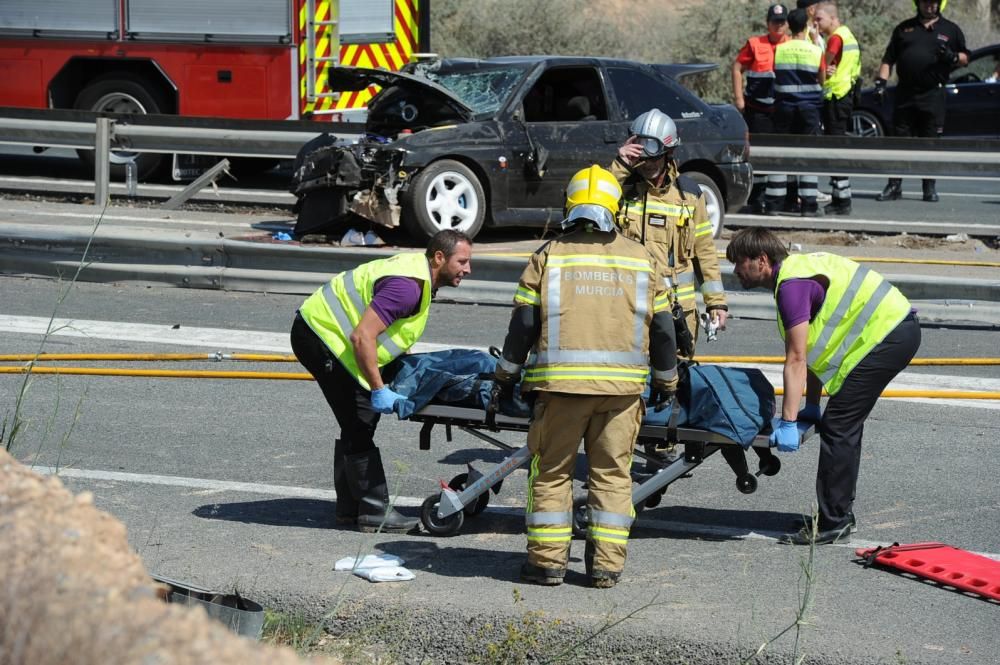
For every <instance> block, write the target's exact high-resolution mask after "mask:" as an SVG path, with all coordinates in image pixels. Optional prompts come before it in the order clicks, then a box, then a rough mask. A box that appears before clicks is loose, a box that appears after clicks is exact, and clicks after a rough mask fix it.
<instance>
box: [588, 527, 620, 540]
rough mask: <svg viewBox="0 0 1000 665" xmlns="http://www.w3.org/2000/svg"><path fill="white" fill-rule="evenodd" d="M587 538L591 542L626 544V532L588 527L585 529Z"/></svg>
mask: <svg viewBox="0 0 1000 665" xmlns="http://www.w3.org/2000/svg"><path fill="white" fill-rule="evenodd" d="M587 536H588V538H590V539H591V540H603V541H606V542H609V543H621V544H625V543H628V530H622V529H605V528H604V527H600V526H590V527H588V528H587Z"/></svg>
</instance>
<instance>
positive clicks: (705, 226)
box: [694, 221, 712, 237]
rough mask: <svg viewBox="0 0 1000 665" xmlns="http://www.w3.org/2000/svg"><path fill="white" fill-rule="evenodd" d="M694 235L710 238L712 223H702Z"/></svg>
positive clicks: (696, 228)
mask: <svg viewBox="0 0 1000 665" xmlns="http://www.w3.org/2000/svg"><path fill="white" fill-rule="evenodd" d="M694 235H695V236H696V237H698V236H710V235H712V222H710V221H708V222H702V223H701V224H699V225H698V226H697V227H695V230H694Z"/></svg>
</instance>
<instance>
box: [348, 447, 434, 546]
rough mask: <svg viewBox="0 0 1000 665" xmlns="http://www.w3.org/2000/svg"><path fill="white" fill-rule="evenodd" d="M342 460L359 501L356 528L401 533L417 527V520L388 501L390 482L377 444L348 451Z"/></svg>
mask: <svg viewBox="0 0 1000 665" xmlns="http://www.w3.org/2000/svg"><path fill="white" fill-rule="evenodd" d="M345 460H346V461H347V465H348V473H347V481H348V483H349V484H350V487H351V494H352V495H353V496H354V498H355V499H356V500H357V502H358V529H360V530H361V531H365V532H367V533H372V532H375V531H381V532H384V533H402V532H405V531H412V530H413V529H415V528H416V526H417V522H418V520H415V519H412V520H411V519H408V518H406V517H404V516H403V515H401V514H399V513H398V512H396V510H395V509H394V508H393V507H392V506H391V505H390V504H389V486H388V484H387V483H386V480H385V469H384V468H383V466H382V455H381V454H380V453H379V450H378V448H372V449H371V450H369V451H367V452H363V453H358V454H356V455H348V456H346V457H345Z"/></svg>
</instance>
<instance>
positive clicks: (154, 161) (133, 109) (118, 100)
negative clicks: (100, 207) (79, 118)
mask: <svg viewBox="0 0 1000 665" xmlns="http://www.w3.org/2000/svg"><path fill="white" fill-rule="evenodd" d="M73 106H74V107H75V108H78V109H84V110H88V111H106V112H111V113H131V114H134V115H145V114H147V113H164V112H165V111H166V109H167V102H166V101H165V100H164V99H163V98H162V95H161V94H159V93H158V91H156V90H155V89H153V88H152V87H151V86H149V85H148V84H147V83H146V82H145V81H144V80H143V79H142V78H141V77H138V76H134V75H131V74H128V73H125V72H117V73H112V74H106V75H104V76H100V77H98V78H96V79H94V80H93V81H91V82H90V83H89V84H88V85H87V87H85V88H84V89H83V90H82V91H81V92H80V94H79V95H78V96H77V98H76V102H75V103H74V105H73ZM77 154H78V155H79V156H80V160H81V161H82V162H83V163H84V164H86V165H87V167H88V168H91V169H93V167H94V151H93V150H78V151H77ZM167 158H168V155H161V154H157V153H154V152H144V153H138V152H127V151H124V150H112V151H111V154H110V159H111V177H112V178H114V179H116V180H124V179H125V173H126V164H128V162H129V161H131V160H133V159H134V160H135V163H136V166H137V167H138V168H137V171H136V176H137V178H138V179H139V180H146V179H147V178H150V177H152V176H154V175H156V173H157V171H159V170H160V169H161V168H162V167H163V166H164V164H166V161H167Z"/></svg>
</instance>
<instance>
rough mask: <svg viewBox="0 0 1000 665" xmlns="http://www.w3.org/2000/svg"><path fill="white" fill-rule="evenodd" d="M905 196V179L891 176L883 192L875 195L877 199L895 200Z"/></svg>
mask: <svg viewBox="0 0 1000 665" xmlns="http://www.w3.org/2000/svg"><path fill="white" fill-rule="evenodd" d="M902 196H903V180H902V178H889V182H888V183H886V185H885V189H883V190H882V193H881V194H879V195H878V196H876V197H875V200H876V201H895V200H896V199H898V198H901V197H902Z"/></svg>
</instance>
